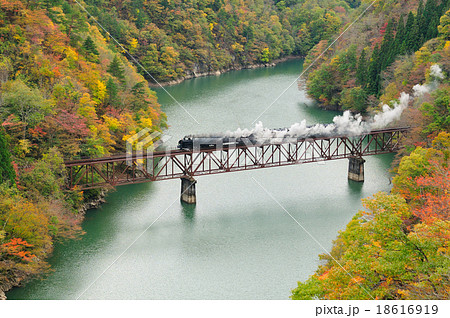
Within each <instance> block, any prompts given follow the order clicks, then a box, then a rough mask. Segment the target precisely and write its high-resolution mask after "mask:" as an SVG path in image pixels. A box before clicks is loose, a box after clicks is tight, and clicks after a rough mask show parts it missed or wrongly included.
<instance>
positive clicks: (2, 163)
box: [0, 129, 16, 185]
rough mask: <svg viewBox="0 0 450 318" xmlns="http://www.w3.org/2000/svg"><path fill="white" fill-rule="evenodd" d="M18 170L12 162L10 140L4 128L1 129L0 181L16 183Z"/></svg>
mask: <svg viewBox="0 0 450 318" xmlns="http://www.w3.org/2000/svg"><path fill="white" fill-rule="evenodd" d="M15 180H16V172H15V171H14V168H13V166H12V163H11V155H10V153H9V149H8V142H7V140H6V136H5V134H4V132H3V131H2V129H0V183H4V182H7V183H9V185H15V184H16V181H15Z"/></svg>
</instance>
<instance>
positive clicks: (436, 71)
mask: <svg viewBox="0 0 450 318" xmlns="http://www.w3.org/2000/svg"><path fill="white" fill-rule="evenodd" d="M430 75H431V76H433V77H435V78H438V79H441V80H442V79H444V78H445V75H444V73H442V69H441V67H440V66H439V65H437V64H433V65H431V67H430Z"/></svg>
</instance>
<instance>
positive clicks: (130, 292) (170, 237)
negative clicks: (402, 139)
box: [7, 60, 393, 299]
mask: <svg viewBox="0 0 450 318" xmlns="http://www.w3.org/2000/svg"><path fill="white" fill-rule="evenodd" d="M301 64H302V62H301V61H300V60H290V61H287V62H284V63H281V64H278V65H277V66H276V67H274V68H263V69H254V70H242V71H234V72H230V73H226V74H223V75H220V76H216V77H204V78H197V79H192V80H188V81H185V82H183V83H181V84H178V85H175V86H171V87H167V88H166V89H167V90H168V91H169V92H170V93H171V94H172V95H173V96H174V97H175V98H176V99H177V100H178V101H179V102H180V104H181V105H182V106H183V107H184V108H185V109H186V110H188V111H189V113H190V114H191V115H192V116H193V117H194V118H195V119H196V120H197V121H198V122H199V124H197V123H196V122H195V121H194V120H193V119H192V118H191V117H190V116H189V115H188V114H187V113H186V112H185V111H184V110H183V109H182V108H180V106H178V105H177V104H176V103H175V102H174V101H173V100H172V99H171V98H170V97H168V95H167V94H166V93H165V92H163V91H162V90H161V89H158V90H157V93H158V96H159V101H160V103H161V104H162V105H163V110H164V111H165V112H166V113H167V116H168V118H169V125H170V128H169V129H168V131H167V135H169V136H172V139H170V140H169V141H168V143H169V144H170V145H175V144H176V142H177V141H178V140H179V139H180V138H181V137H182V136H184V135H186V134H190V133H198V132H221V131H226V130H234V129H236V128H238V127H242V128H244V127H251V126H252V122H253V121H254V120H255V119H256V118H258V116H259V115H260V114H261V113H262V112H263V110H265V109H266V108H267V107H268V106H269V105H270V104H271V103H272V102H273V101H274V100H275V99H276V98H277V97H278V96H279V95H280V94H281V93H282V92H283V90H285V89H286V88H287V87H288V86H289V85H290V84H291V83H293V82H294V81H295V79H296V77H297V76H298V75H299V74H300V72H301ZM335 115H336V113H333V112H328V111H323V110H320V109H318V108H317V107H315V106H314V104H313V103H312V102H311V101H309V100H308V99H307V97H306V96H305V92H304V91H302V90H299V89H298V88H297V84H294V85H292V86H291V88H290V89H288V90H287V91H286V93H285V94H283V95H282V96H281V97H280V98H279V100H278V101H277V102H276V103H274V105H273V106H272V107H270V108H269V109H268V110H267V111H266V112H265V113H264V114H263V115H262V116H261V117H260V118H259V119H260V120H261V121H262V122H263V123H264V125H265V126H267V127H273V128H278V127H286V126H289V125H291V124H292V123H294V122H299V121H301V120H302V119H306V120H307V122H308V123H310V124H313V123H318V122H322V123H326V122H330V121H331V120H332V118H333V116H335ZM392 158H393V156H392V155H382V156H375V157H368V158H367V162H366V164H365V169H366V181H365V183H364V184H359V183H354V182H350V181H348V180H347V169H348V161H347V160H338V161H330V162H326V163H325V164H323V163H322V164H305V165H298V166H288V167H278V168H270V169H262V170H255V171H245V172H235V173H229V174H221V175H220V174H219V175H212V176H202V177H198V178H197V181H198V183H197V204H196V205H195V206H189V205H185V204H181V203H180V201H179V198H178V197H179V192H180V181H179V180H171V181H161V182H155V183H147V184H138V185H129V186H123V187H119V188H118V189H117V191H115V192H112V193H110V194H109V195H108V197H107V203H106V204H104V205H103V206H102V207H101V208H100V209H97V210H91V211H88V212H87V214H86V219H85V221H84V223H83V229H84V231H86V234H85V235H84V236H82V238H81V239H78V240H71V241H66V242H63V243H58V244H56V246H55V250H54V254H53V256H52V257H51V258H50V260H49V262H50V264H51V265H52V270H53V271H52V272H51V273H50V274H49V275H47V276H46V277H45V279H36V280H33V281H31V282H29V283H28V284H26V285H25V287H22V288H16V289H14V290H12V291H10V292H9V293H7V297H8V298H9V299H75V298H78V297H79V298H80V299H288V298H289V296H290V291H291V289H293V288H295V287H296V285H297V281H299V280H305V279H306V278H307V277H308V276H309V275H311V274H312V273H313V272H314V271H315V269H316V268H317V266H318V265H319V264H320V261H319V257H318V255H319V254H321V253H323V252H324V250H323V249H322V248H325V249H327V250H329V249H330V248H331V245H332V241H333V240H334V239H335V238H336V236H337V234H338V231H339V230H342V229H344V228H345V225H346V224H347V223H348V222H349V221H350V219H351V218H352V216H353V215H354V214H355V213H356V212H357V211H358V209H361V201H360V200H361V198H364V197H368V196H370V195H372V194H373V193H375V192H377V191H389V190H390V187H391V186H390V183H389V173H388V169H389V167H390V164H391V162H392ZM258 183H259V184H261V185H262V186H263V187H264V188H265V189H263V188H262V187H261V186H260V185H258ZM266 191H267V192H268V193H270V194H271V195H272V196H273V197H274V198H276V200H277V201H278V202H279V203H280V204H281V205H283V207H284V208H285V209H286V210H287V211H288V212H289V213H290V214H291V215H292V216H293V217H294V218H295V219H297V220H298V222H299V223H300V224H301V225H302V226H303V227H304V229H305V230H306V231H308V232H309V234H310V235H311V236H313V237H314V238H315V239H316V240H317V241H318V242H319V243H320V245H319V244H318V243H317V242H316V241H315V240H313V239H312V238H311V237H310V236H309V234H308V233H306V231H305V230H304V229H302V227H300V226H299V225H298V224H297V223H295V222H294V221H293V219H292V218H291V217H290V216H289V215H288V214H287V213H286V212H285V211H284V210H283V209H282V208H281V207H280V206H279V205H278V204H277V202H275V201H274V199H273V198H271V197H270V196H269V195H268V194H267V192H266ZM160 215H161V216H160ZM159 216H160V217H159ZM158 217H159V219H157V218H158ZM156 219H157V221H155V220H156ZM152 223H153V225H151V224H152ZM150 225H151V226H150ZM149 226H150V227H149ZM147 228H148V229H147ZM146 229H147V230H146ZM133 242H134V243H133ZM128 247H129V248H128ZM127 248H128V249H127ZM119 256H120V257H119Z"/></svg>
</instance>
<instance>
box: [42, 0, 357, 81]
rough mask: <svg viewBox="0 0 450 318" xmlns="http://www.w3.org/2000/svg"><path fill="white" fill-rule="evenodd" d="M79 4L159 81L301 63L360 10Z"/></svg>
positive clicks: (335, 3)
mask: <svg viewBox="0 0 450 318" xmlns="http://www.w3.org/2000/svg"><path fill="white" fill-rule="evenodd" d="M47 2H52V3H55V2H58V1H47ZM82 3H85V4H86V5H87V6H86V8H87V10H88V11H89V12H91V13H92V14H93V15H94V16H95V17H96V18H97V19H98V21H99V22H100V23H101V24H102V25H103V26H104V27H105V28H106V29H107V30H108V31H109V32H111V34H112V35H113V36H114V37H115V38H117V39H118V40H119V42H121V43H123V44H124V45H125V46H126V48H127V49H128V50H129V51H130V53H131V54H133V55H135V56H136V57H137V58H138V60H139V61H140V62H141V63H142V65H143V66H144V67H145V68H146V69H147V70H148V71H149V72H150V73H151V74H152V76H154V77H155V78H156V79H157V80H160V81H170V80H175V79H178V78H183V77H186V76H192V75H193V74H194V73H195V74H198V73H213V72H215V71H220V70H224V69H225V70H226V69H230V68H240V67H242V66H247V65H253V64H264V63H268V62H271V61H272V60H274V59H278V58H280V57H285V56H289V55H292V54H294V55H300V56H304V55H306V54H307V53H308V51H309V50H310V49H311V48H312V47H313V46H314V45H315V44H317V43H318V42H319V41H321V40H328V39H330V38H331V37H332V36H333V35H334V34H335V33H336V31H337V30H339V28H340V27H341V26H342V24H345V23H347V22H348V21H349V19H350V18H351V13H352V12H353V11H354V10H353V8H357V7H358V6H359V5H360V1H352V0H345V1H344V0H329V1H318V0H307V1H298V0H286V1H284V0H282V1H278V0H275V1H273V0H189V1H181V0H150V1H148V0H136V1H123V0H113V1H103V0H86V1H84V2H82ZM50 6H51V5H49V7H50ZM141 71H142V70H141ZM142 74H143V75H145V76H147V74H145V73H144V72H142ZM148 79H149V80H152V79H151V78H148Z"/></svg>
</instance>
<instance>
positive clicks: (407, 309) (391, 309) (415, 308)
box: [377, 305, 439, 315]
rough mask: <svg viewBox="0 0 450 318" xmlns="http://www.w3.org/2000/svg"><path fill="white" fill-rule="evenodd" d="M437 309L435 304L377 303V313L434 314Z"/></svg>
mask: <svg viewBox="0 0 450 318" xmlns="http://www.w3.org/2000/svg"><path fill="white" fill-rule="evenodd" d="M438 311H439V308H438V306H437V305H432V306H429V305H377V314H378V315H389V314H393V315H406V314H409V315H414V314H416V315H435V314H437V313H438Z"/></svg>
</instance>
